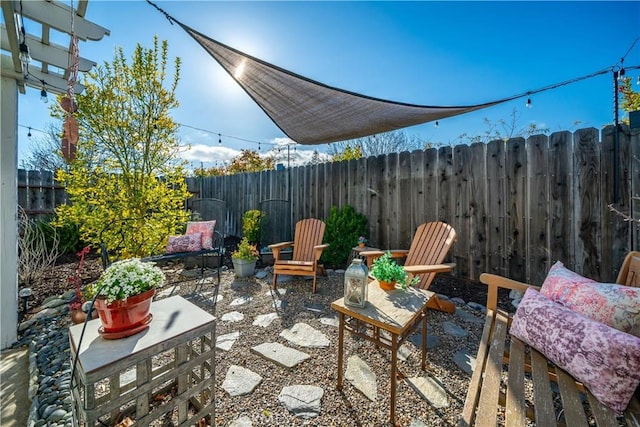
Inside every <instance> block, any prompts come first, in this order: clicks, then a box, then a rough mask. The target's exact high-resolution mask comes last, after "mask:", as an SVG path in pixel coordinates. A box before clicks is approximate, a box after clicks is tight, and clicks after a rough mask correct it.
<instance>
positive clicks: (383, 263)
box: [369, 252, 420, 291]
mask: <svg viewBox="0 0 640 427" xmlns="http://www.w3.org/2000/svg"><path fill="white" fill-rule="evenodd" d="M369 273H370V274H371V276H373V277H374V278H375V279H376V280H377V281H378V284H379V285H380V288H382V289H384V290H385V291H390V290H393V289H395V287H396V283H400V285H401V287H402V289H407V287H408V286H413V285H415V284H416V283H418V281H419V280H420V279H419V276H414V277H413V278H412V279H411V280H407V279H408V277H409V276H408V274H407V272H406V271H404V268H402V266H401V265H398V264H397V263H396V262H395V261H394V260H393V258H391V253H390V252H385V254H384V255H382V256H381V257H380V258H378V259H376V260H375V261H374V262H373V266H371V270H370V272H369Z"/></svg>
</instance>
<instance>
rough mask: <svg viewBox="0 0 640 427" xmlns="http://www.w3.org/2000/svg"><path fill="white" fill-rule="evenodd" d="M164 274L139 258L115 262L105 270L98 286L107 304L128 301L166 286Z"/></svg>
mask: <svg viewBox="0 0 640 427" xmlns="http://www.w3.org/2000/svg"><path fill="white" fill-rule="evenodd" d="M164 280H165V278H164V273H163V272H162V270H160V268H158V267H156V266H155V265H154V264H152V263H149V262H142V261H140V259H138V258H131V259H128V260H123V261H118V262H114V263H113V264H112V265H111V266H110V267H109V268H107V269H106V270H105V272H104V273H103V274H102V277H101V278H100V280H99V282H98V284H97V286H98V287H100V286H102V291H101V292H100V294H101V295H104V296H105V298H106V300H107V302H108V303H111V302H113V301H115V300H119V299H126V298H129V297H132V296H134V295H138V294H141V293H142V292H145V291H148V290H149V289H152V288H156V287H162V285H164Z"/></svg>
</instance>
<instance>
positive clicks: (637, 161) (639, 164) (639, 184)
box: [629, 129, 640, 250]
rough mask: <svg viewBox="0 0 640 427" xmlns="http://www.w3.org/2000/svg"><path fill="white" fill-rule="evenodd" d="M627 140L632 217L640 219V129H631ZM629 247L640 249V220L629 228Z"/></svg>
mask: <svg viewBox="0 0 640 427" xmlns="http://www.w3.org/2000/svg"><path fill="white" fill-rule="evenodd" d="M630 136H631V138H630V141H629V148H630V150H629V171H630V175H631V183H630V188H629V190H630V195H631V197H632V198H631V203H630V206H631V211H630V213H631V214H632V216H633V218H637V219H640V129H632V130H631V133H630ZM630 234H631V235H630V237H629V240H630V241H629V247H630V248H635V249H636V250H640V221H639V222H637V223H635V224H634V225H633V226H632V227H631V229H630Z"/></svg>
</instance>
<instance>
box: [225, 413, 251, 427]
mask: <svg viewBox="0 0 640 427" xmlns="http://www.w3.org/2000/svg"><path fill="white" fill-rule="evenodd" d="M229 427H253V423H252V422H251V418H249V417H247V416H246V415H243V416H241V417H240V418H237V419H235V420H233V421H231V423H230V424H229Z"/></svg>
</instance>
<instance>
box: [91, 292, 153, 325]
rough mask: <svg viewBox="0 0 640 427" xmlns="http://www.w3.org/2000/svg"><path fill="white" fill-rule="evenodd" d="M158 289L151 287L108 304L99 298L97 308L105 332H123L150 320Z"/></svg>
mask: <svg viewBox="0 0 640 427" xmlns="http://www.w3.org/2000/svg"><path fill="white" fill-rule="evenodd" d="M155 293H156V290H155V289H151V290H148V291H146V292H143V293H141V294H138V295H134V296H132V297H129V298H127V299H123V300H117V301H113V302H112V303H111V304H107V303H106V301H105V300H104V299H100V298H98V299H97V300H96V303H95V308H96V310H98V315H99V316H100V321H101V322H102V326H103V327H104V332H107V333H113V332H122V331H126V330H129V329H135V328H138V327H139V326H141V325H143V324H144V323H145V322H147V321H148V320H149V308H150V307H151V300H152V299H153V296H154V295H155Z"/></svg>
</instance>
